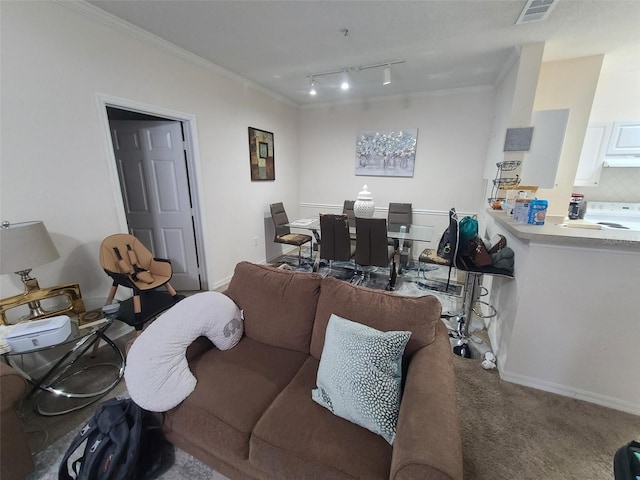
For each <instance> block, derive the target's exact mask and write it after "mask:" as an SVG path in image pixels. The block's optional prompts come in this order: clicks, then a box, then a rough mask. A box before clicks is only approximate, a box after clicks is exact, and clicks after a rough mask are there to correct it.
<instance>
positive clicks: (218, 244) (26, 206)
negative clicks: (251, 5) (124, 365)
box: [0, 1, 299, 297]
mask: <svg viewBox="0 0 640 480" xmlns="http://www.w3.org/2000/svg"><path fill="white" fill-rule="evenodd" d="M0 6H1V9H2V11H1V22H2V23H1V35H2V37H1V40H2V42H1V48H2V50H1V54H2V85H1V87H2V91H1V94H2V97H1V100H2V105H1V108H2V110H1V114H2V117H1V118H2V139H1V140H2V145H1V155H2V157H1V158H2V163H1V167H0V174H1V178H0V187H1V188H0V202H1V203H0V208H1V212H0V218H1V219H2V220H8V221H11V222H19V221H26V220H43V221H44V222H45V225H46V226H47V228H48V229H49V231H50V233H51V235H52V237H53V240H54V242H55V244H56V246H57V248H58V250H59V251H60V254H61V258H60V259H59V260H57V261H55V262H53V263H51V264H48V265H44V266H41V267H38V268H36V269H35V270H34V275H35V276H37V278H38V279H39V281H40V284H41V286H49V285H55V284H60V283H66V282H78V283H80V286H81V289H82V291H83V296H85V297H87V296H105V295H106V293H107V292H108V286H109V282H108V277H107V276H106V275H105V274H104V272H103V271H102V270H101V268H100V265H99V263H98V247H99V244H100V242H101V241H102V239H103V238H104V237H106V236H108V235H110V234H112V233H115V232H119V231H124V229H125V228H126V225H122V223H121V220H120V219H121V218H122V216H121V213H122V211H123V207H122V201H121V199H120V194H119V191H118V189H117V180H116V179H114V178H113V172H114V169H113V168H112V167H111V165H110V164H109V162H111V159H110V158H109V155H108V153H109V148H110V143H109V140H108V136H107V135H106V132H105V131H104V126H103V124H102V123H101V122H100V119H101V115H102V112H100V111H99V108H98V102H97V100H96V98H97V94H99V93H102V94H106V95H110V96H113V97H118V98H123V99H127V100H131V101H134V102H139V103H140V104H144V105H149V106H155V107H158V108H162V109H169V110H172V111H178V112H184V113H186V114H189V115H193V116H195V119H196V122H197V132H196V134H197V136H198V140H199V143H198V148H199V158H198V159H197V161H198V165H199V172H198V173H199V182H198V183H199V187H200V192H201V198H200V207H201V210H202V216H203V218H202V220H203V224H204V225H203V226H204V236H205V243H206V245H205V252H204V255H205V257H206V262H207V276H208V279H209V288H213V287H215V286H216V285H219V284H221V283H223V282H224V281H225V280H227V279H228V278H229V277H230V275H231V274H232V272H233V267H234V266H235V264H236V263H237V262H238V261H240V260H251V261H257V262H259V261H264V259H265V256H266V253H265V252H266V249H268V248H272V238H271V237H268V238H265V232H264V211H265V209H267V210H268V204H269V203H271V202H274V201H284V202H285V204H286V205H287V207H288V208H289V209H290V210H291V213H292V215H297V211H296V208H297V205H298V188H297V182H298V158H299V155H298V126H297V121H298V113H297V109H296V108H295V107H292V106H291V105H289V104H287V103H284V102H282V101H279V100H277V99H275V98H274V97H270V96H267V95H265V94H264V93H261V92H259V91H258V90H257V89H255V88H252V87H251V86H249V85H246V84H244V83H241V82H239V81H238V80H235V79H233V78H231V77H230V76H227V75H222V74H220V73H218V71H216V70H215V69H214V68H208V67H207V66H205V65H198V64H196V63H195V62H191V61H187V60H185V59H184V58H182V57H180V56H176V55H173V54H171V53H169V52H168V51H167V50H165V49H163V48H160V47H158V46H157V45H156V44H154V43H152V42H149V41H141V40H140V39H139V38H137V37H136V36H133V35H127V34H123V33H122V32H120V31H116V30H114V29H113V28H112V27H110V26H108V25H106V24H103V23H99V22H96V21H94V20H93V19H92V18H89V17H88V16H85V15H82V14H80V13H78V12H77V11H75V10H72V9H70V8H67V7H66V6H63V5H60V4H57V3H53V2H48V1H47V2H40V1H38V2H1V3H0ZM249 126H252V127H256V128H261V129H264V130H268V131H270V132H273V133H274V139H275V152H276V164H275V170H276V181H275V182H253V183H252V182H251V181H250V172H249V152H248V136H247V127H249ZM254 237H258V239H259V245H258V246H257V247H255V246H254V245H253V239H254ZM21 291H22V285H21V283H20V282H19V280H18V278H17V276H16V275H3V276H2V278H1V283H0V297H7V296H10V295H15V294H17V293H20V292H21Z"/></svg>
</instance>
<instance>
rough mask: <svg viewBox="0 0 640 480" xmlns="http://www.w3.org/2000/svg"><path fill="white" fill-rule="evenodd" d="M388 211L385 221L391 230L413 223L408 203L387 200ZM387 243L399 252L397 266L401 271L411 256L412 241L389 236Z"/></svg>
mask: <svg viewBox="0 0 640 480" xmlns="http://www.w3.org/2000/svg"><path fill="white" fill-rule="evenodd" d="M388 212H389V213H388V214H387V222H388V223H389V230H390V231H392V232H399V231H400V227H401V226H402V225H405V226H406V227H407V228H409V227H410V225H411V224H412V223H413V209H412V206H411V204H410V203H395V202H389V211H388ZM389 244H390V245H393V246H394V247H395V249H396V250H398V252H399V253H400V265H399V267H398V268H399V272H400V273H401V272H402V268H403V267H406V266H407V265H408V264H409V259H410V258H411V247H412V246H413V245H412V242H411V241H409V240H402V241H401V240H400V239H397V238H390V239H389ZM400 244H402V245H400Z"/></svg>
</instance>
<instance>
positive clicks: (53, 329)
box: [7, 315, 71, 353]
mask: <svg viewBox="0 0 640 480" xmlns="http://www.w3.org/2000/svg"><path fill="white" fill-rule="evenodd" d="M69 335H71V319H70V318H69V317H68V316H67V315H58V316H57V317H51V318H44V319H42V320H31V321H28V322H23V323H18V324H17V325H13V326H12V327H11V332H9V333H8V334H7V343H8V344H9V346H10V347H11V350H12V351H14V352H16V353H20V352H25V351H27V350H34V349H39V348H46V347H50V346H52V345H57V344H59V343H60V342H62V341H64V340H66V339H67V338H68V337H69Z"/></svg>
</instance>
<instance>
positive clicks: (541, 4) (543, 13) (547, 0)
mask: <svg viewBox="0 0 640 480" xmlns="http://www.w3.org/2000/svg"><path fill="white" fill-rule="evenodd" d="M557 2H558V0H528V1H527V4H526V5H525V6H524V8H523V9H522V13H521V14H520V16H519V17H518V21H517V22H516V25H517V24H519V23H529V22H539V21H540V20H544V19H545V18H547V16H548V15H549V13H551V10H553V7H554V6H555V5H556V3H557Z"/></svg>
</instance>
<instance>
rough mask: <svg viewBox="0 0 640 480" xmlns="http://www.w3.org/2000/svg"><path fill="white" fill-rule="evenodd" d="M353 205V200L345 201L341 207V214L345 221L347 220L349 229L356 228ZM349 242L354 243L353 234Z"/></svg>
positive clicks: (354, 235)
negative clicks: (345, 217)
mask: <svg viewBox="0 0 640 480" xmlns="http://www.w3.org/2000/svg"><path fill="white" fill-rule="evenodd" d="M354 203H356V201H355V200H345V201H344V205H343V206H342V214H343V215H346V216H347V219H348V220H349V226H351V227H355V226H356V214H355V212H354V210H353V204H354ZM351 240H353V241H354V242H355V241H356V234H355V233H352V234H351Z"/></svg>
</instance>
